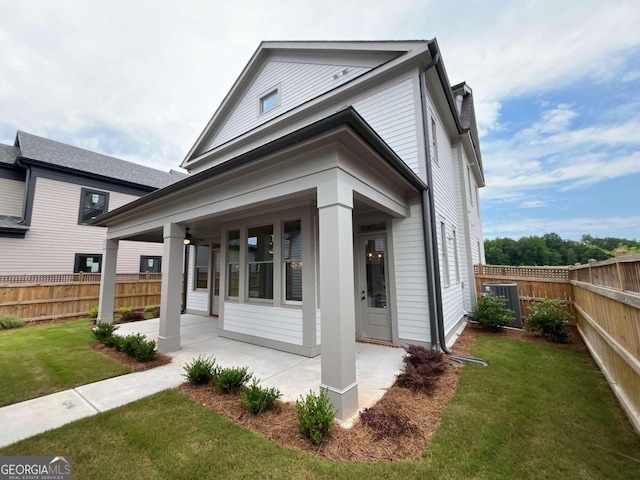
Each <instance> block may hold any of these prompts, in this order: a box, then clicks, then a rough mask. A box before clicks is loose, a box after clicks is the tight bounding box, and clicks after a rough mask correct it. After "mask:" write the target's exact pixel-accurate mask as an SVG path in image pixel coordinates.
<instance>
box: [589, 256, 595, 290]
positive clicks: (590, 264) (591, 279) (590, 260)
mask: <svg viewBox="0 0 640 480" xmlns="http://www.w3.org/2000/svg"><path fill="white" fill-rule="evenodd" d="M596 263H597V260H596V259H595V258H590V259H589V282H590V283H591V285H595V284H594V283H593V272H592V271H591V267H592V266H593V265H595V264H596Z"/></svg>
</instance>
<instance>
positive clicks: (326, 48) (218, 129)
mask: <svg viewBox="0 0 640 480" xmlns="http://www.w3.org/2000/svg"><path fill="white" fill-rule="evenodd" d="M427 44H428V42H427V41H423V40H416V41H390V42H378V41H371V42H263V43H261V44H260V46H259V47H258V49H257V50H256V52H255V53H254V55H253V56H252V58H251V59H250V60H249V62H248V63H247V65H246V66H245V68H244V70H243V71H242V73H241V74H240V77H238V79H237V80H236V82H235V84H234V85H233V87H232V88H231V90H230V91H229V93H228V94H227V96H226V97H225V99H224V100H223V101H222V103H221V105H220V107H219V108H218V110H217V111H216V112H215V114H214V115H213V117H212V118H211V120H210V121H209V123H208V124H207V126H206V127H205V129H204V131H203V132H202V133H201V135H200V137H199V138H198V140H197V141H196V143H195V145H194V146H193V147H192V148H191V150H190V151H189V153H188V154H187V156H186V158H185V160H184V161H183V163H182V167H184V168H189V165H190V164H192V163H193V161H194V160H195V159H196V158H197V157H199V156H200V155H202V154H203V153H205V152H207V151H210V150H212V149H216V148H217V147H219V146H221V145H223V144H225V143H227V142H229V141H231V140H233V139H234V138H236V137H237V136H238V135H242V134H244V133H246V132H248V131H250V130H252V129H253V128H256V127H258V126H260V125H264V124H265V123H269V122H271V121H272V120H275V119H277V118H278V117H279V116H280V115H283V114H284V113H286V112H288V111H291V110H293V109H295V108H296V107H299V106H300V105H302V104H304V103H305V102H307V101H309V100H312V99H314V98H317V97H319V96H322V95H323V94H325V93H327V92H329V91H331V90H334V89H336V88H338V87H340V86H342V85H345V84H346V83H349V82H350V81H352V80H355V79H356V78H358V77H361V76H363V75H365V74H369V75H371V74H372V73H370V72H372V71H373V70H375V69H376V68H378V67H380V66H382V65H384V64H386V63H388V62H391V61H394V60H397V59H399V58H400V57H406V56H408V55H407V54H408V53H410V52H412V53H415V52H423V51H426V49H427ZM276 88H280V90H279V91H280V93H281V95H282V97H281V103H280V105H279V107H278V108H275V109H273V110H272V111H270V112H268V114H262V115H260V112H259V101H260V98H261V96H262V95H264V94H265V93H268V92H269V91H273V90H274V89H276Z"/></svg>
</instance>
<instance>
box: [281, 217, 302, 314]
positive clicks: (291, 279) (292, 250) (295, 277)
mask: <svg viewBox="0 0 640 480" xmlns="http://www.w3.org/2000/svg"><path fill="white" fill-rule="evenodd" d="M300 226H301V221H300V220H293V221H289V222H284V232H283V233H284V235H283V243H282V261H283V263H284V271H285V278H284V284H285V287H284V291H285V297H284V298H285V301H287V302H301V301H302V234H301V228H300Z"/></svg>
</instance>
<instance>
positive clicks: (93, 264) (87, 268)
mask: <svg viewBox="0 0 640 480" xmlns="http://www.w3.org/2000/svg"><path fill="white" fill-rule="evenodd" d="M80 272H85V273H102V255H101V254H99V253H94V254H91V253H76V258H75V262H74V265H73V273H80Z"/></svg>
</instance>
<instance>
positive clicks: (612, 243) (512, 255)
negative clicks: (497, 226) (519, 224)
mask: <svg viewBox="0 0 640 480" xmlns="http://www.w3.org/2000/svg"><path fill="white" fill-rule="evenodd" d="M618 249H622V250H627V251H628V252H629V253H640V241H638V240H630V239H626V238H615V237H604V238H598V237H593V236H591V235H582V238H581V239H580V240H565V239H563V238H562V237H560V235H558V234H557V233H546V234H544V235H542V236H535V235H533V236H530V237H522V238H520V239H519V240H514V239H512V238H495V239H493V240H485V241H484V251H485V259H486V262H487V264H488V265H514V266H519V265H534V266H541V265H573V264H575V263H582V264H584V263H587V262H588V261H589V259H591V258H594V259H596V260H606V259H607V258H611V257H613V256H615V252H616V250H618Z"/></svg>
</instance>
